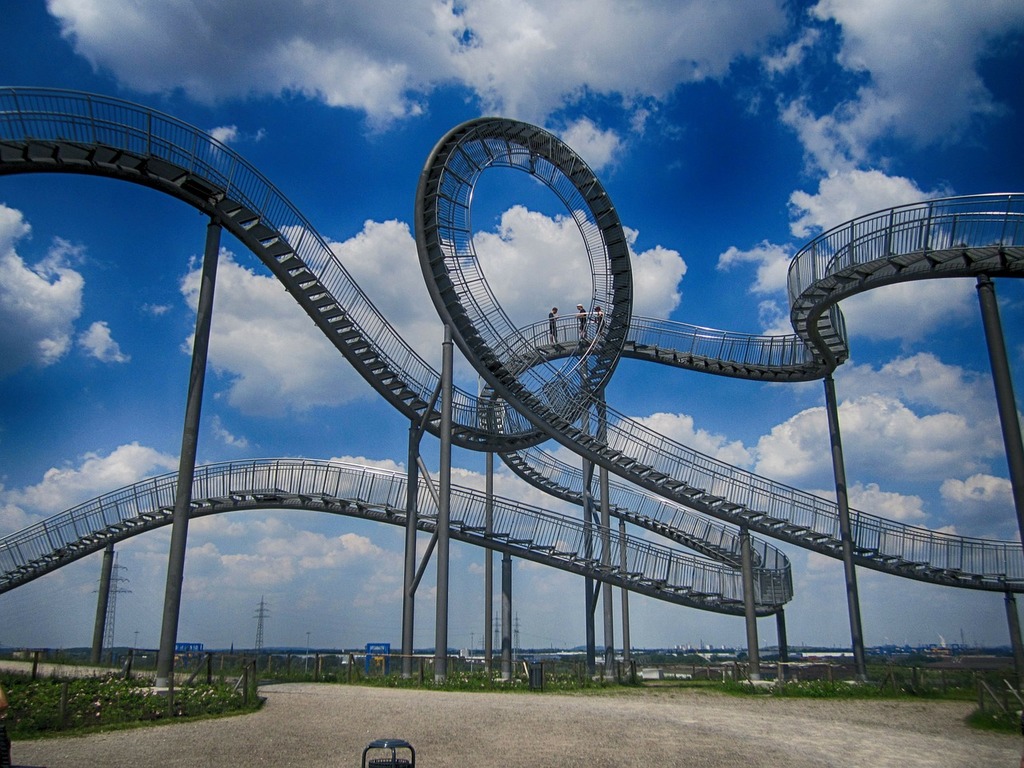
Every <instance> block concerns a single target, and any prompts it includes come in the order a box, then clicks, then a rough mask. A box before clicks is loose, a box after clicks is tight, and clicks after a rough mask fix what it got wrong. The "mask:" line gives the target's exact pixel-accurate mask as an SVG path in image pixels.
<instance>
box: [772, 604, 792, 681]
mask: <svg viewBox="0 0 1024 768" xmlns="http://www.w3.org/2000/svg"><path fill="white" fill-rule="evenodd" d="M775 635H776V641H777V642H778V645H779V662H780V663H779V681H780V682H781V681H783V680H785V679H786V664H787V663H788V662H789V640H788V639H787V638H786V611H785V610H784V609H782V608H780V609H779V612H778V613H776V614H775Z"/></svg>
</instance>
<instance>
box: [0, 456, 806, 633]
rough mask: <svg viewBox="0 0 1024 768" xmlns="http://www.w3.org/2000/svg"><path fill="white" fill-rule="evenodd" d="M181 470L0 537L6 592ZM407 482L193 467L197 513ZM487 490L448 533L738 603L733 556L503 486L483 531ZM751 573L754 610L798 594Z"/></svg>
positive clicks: (394, 518) (385, 490)
mask: <svg viewBox="0 0 1024 768" xmlns="http://www.w3.org/2000/svg"><path fill="white" fill-rule="evenodd" d="M177 479H178V478H177V473H169V474H166V475H161V476H159V477H154V478H150V479H148V480H143V481H141V482H138V483H135V484H133V485H129V486H126V487H124V488H121V489H119V490H116V491H114V492H112V493H108V494H105V495H103V496H100V497H98V498H95V499H92V500H90V501H86V502H84V503H82V504H79V505H77V506H75V507H72V508H71V509H68V510H66V511H64V512H61V513H59V514H56V515H53V516H52V517H50V518H48V519H47V520H44V521H42V522H40V523H36V524H35V525H32V526H29V527H28V528H25V529H24V530H22V531H19V532H18V533H15V534H13V535H11V536H7V537H5V538H3V539H0V594H2V593H3V592H7V591H9V590H11V589H14V588H15V587H18V586H20V585H22V584H25V583H27V582H29V581H31V580H33V579H36V578H38V577H39V576H42V575H44V574H46V573H48V572H50V571H52V570H55V569H57V568H60V567H62V566H64V565H67V564H68V563H71V562H74V561H75V560H78V559H80V558H82V557H85V556H86V555H89V554H91V553H93V552H98V551H100V550H102V549H103V548H104V547H105V546H106V545H107V544H109V543H113V542H118V541H123V540H124V539H127V538H130V537H132V536H137V535H139V534H141V533H144V532H146V531H150V530H153V529H155V528H159V527H161V526H164V525H169V524H170V523H171V520H172V515H173V511H174V498H175V493H176V487H177ZM406 482H407V480H406V476H405V475H404V474H402V473H400V472H394V471H389V470H383V469H377V468H371V467H365V466H360V465H355V464H346V463H341V462H328V461H319V460H313V459H258V460H249V461H236V462H225V463H220V464H210V465H206V466H202V467H197V468H196V472H195V477H194V479H193V487H192V507H191V515H190V517H192V518H196V517H201V516H204V515H211V514H216V513H220V512H231V511H237V510H244V509H304V510H313V511H320V512H329V513H332V514H339V515H347V516H350V517H360V518H363V519H368V520H376V521H379V522H385V523H391V524H393V525H400V526H405V524H406V511H405V504H406ZM419 498H420V507H421V508H420V510H419V515H418V520H417V524H418V528H419V529H420V530H422V531H427V532H433V531H434V530H435V528H436V522H437V508H436V506H434V504H433V501H432V499H431V495H430V493H429V492H428V490H427V487H426V483H425V482H421V483H420V494H419ZM486 501H487V497H486V494H484V493H483V492H481V491H476V490H472V489H469V488H460V487H453V488H452V498H451V505H450V508H451V528H450V535H451V537H452V538H454V539H456V540H458V541H464V542H466V543H469V544H474V545H477V546H482V547H486V548H488V549H492V550H497V551H500V552H509V553H511V554H513V555H515V556H516V557H520V558H524V559H527V560H532V561H534V562H538V563H543V564H544V565H549V566H551V567H554V568H559V569H561V570H565V571H570V572H572V573H576V574H580V575H584V576H589V577H591V578H594V579H597V580H600V581H604V582H608V583H610V584H613V585H615V586H618V587H622V588H624V589H629V590H632V591H634V592H638V593H640V594H644V595H648V596H650V597H654V598H656V599H659V600H665V601H667V602H671V603H675V604H678V605H685V606H689V607H694V608H701V609H704V610H710V611H715V612H719V613H725V614H733V615H742V613H743V590H742V583H741V578H740V575H739V573H738V572H737V571H736V570H735V569H733V568H731V567H728V566H725V565H720V564H717V563H712V562H710V561H708V560H706V559H704V558H698V557H694V556H692V555H687V554H685V553H681V552H679V551H677V550H673V549H670V548H668V547H664V546H658V545H656V544H652V543H650V542H647V541H643V540H640V539H636V538H632V537H629V538H626V539H623V538H621V537H620V536H619V535H618V534H617V533H616V532H614V531H608V530H603V529H600V528H595V529H594V530H593V531H591V532H589V533H588V532H587V531H585V530H584V525H583V522H582V521H581V520H575V519H572V518H569V517H565V516H562V515H558V514H555V513H552V512H548V511H545V510H542V509H539V508H536V507H532V506H528V505H525V504H522V503H519V502H516V501H513V500H510V499H504V498H500V497H495V498H493V500H492V526H491V529H490V531H488V529H487V526H486V521H485V509H486ZM605 546H607V547H608V550H607V553H608V557H607V558H605ZM623 556H624V557H623ZM623 561H624V562H625V566H624V567H623V566H622V565H621V563H622V562H623ZM754 573H755V604H756V606H757V611H758V613H759V614H760V615H768V614H771V613H775V612H776V611H778V610H779V608H780V607H781V606H782V604H783V603H784V602H785V601H786V600H788V599H789V596H790V594H791V590H789V591H788V592H787V591H786V590H785V589H784V587H785V585H786V584H788V583H789V580H790V574H789V571H788V564H787V569H786V570H785V571H783V572H773V571H771V570H770V569H766V568H756V569H755V570H754Z"/></svg>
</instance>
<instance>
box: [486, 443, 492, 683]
mask: <svg viewBox="0 0 1024 768" xmlns="http://www.w3.org/2000/svg"><path fill="white" fill-rule="evenodd" d="M484 483H485V485H484V488H485V492H486V494H487V498H486V499H485V501H484V537H485V538H486V539H487V541H490V540H491V537H492V536H493V535H494V452H493V451H488V452H487V477H486V479H485V480H484ZM493 610H494V552H492V551H491V549H490V548H484V672H486V673H487V674H488V675H490V674H491V670H492V667H493V664H492V659H491V655H492V654H493V653H494V641H493V640H492V633H493V632H494V619H493V613H492V611H493Z"/></svg>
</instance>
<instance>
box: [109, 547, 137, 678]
mask: <svg viewBox="0 0 1024 768" xmlns="http://www.w3.org/2000/svg"><path fill="white" fill-rule="evenodd" d="M127 570H128V568H127V566H124V565H118V564H117V553H116V552H115V553H114V564H113V565H112V566H111V568H110V592H109V594H110V599H109V600H108V601H107V615H106V616H105V617H104V618H103V636H104V637H105V638H106V640H107V647H106V656H107V660H108V661H109V662H110V663H111V664H113V663H114V626H115V624H116V622H117V596H118V595H127V594H131V590H130V589H125V588H123V587H122V586H121V583H122V582H123V583H125V584H127V583H128V579H127V577H125V576H122V575H121V571H127Z"/></svg>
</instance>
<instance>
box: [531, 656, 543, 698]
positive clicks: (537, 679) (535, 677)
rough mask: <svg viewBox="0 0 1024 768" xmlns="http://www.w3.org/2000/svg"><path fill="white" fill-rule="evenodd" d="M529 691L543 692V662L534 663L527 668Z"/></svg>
mask: <svg viewBox="0 0 1024 768" xmlns="http://www.w3.org/2000/svg"><path fill="white" fill-rule="evenodd" d="M529 676H530V690H531V691H543V690H544V662H541V661H534V662H531V663H530V666H529Z"/></svg>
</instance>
